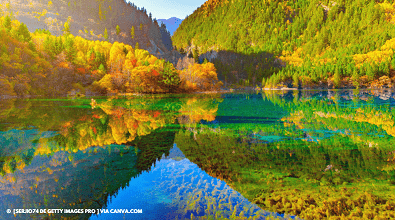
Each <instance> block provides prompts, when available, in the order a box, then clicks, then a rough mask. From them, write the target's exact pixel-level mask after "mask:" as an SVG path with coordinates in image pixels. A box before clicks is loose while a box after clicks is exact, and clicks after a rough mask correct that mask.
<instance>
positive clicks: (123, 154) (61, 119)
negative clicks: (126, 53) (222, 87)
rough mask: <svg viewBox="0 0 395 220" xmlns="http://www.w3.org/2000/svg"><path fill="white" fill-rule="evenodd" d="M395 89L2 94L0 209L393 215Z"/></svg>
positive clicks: (212, 215) (135, 214) (57, 215)
mask: <svg viewBox="0 0 395 220" xmlns="http://www.w3.org/2000/svg"><path fill="white" fill-rule="evenodd" d="M394 98H395V94H394V93H392V91H383V90H382V91H363V90H338V91H303V92H301V91H264V92H250V93H228V94H201V95H142V96H128V97H123V96H122V97H89V98H81V99H7V100H1V101H0V219H62V218H66V219H299V218H301V219H322V218H329V219H331V218H336V217H340V216H342V215H343V216H345V217H347V218H357V219H358V218H360V219H369V218H373V217H379V218H383V219H388V218H393V217H394V218H395V216H394V214H395V202H393V201H394V199H395V193H394V192H395V142H394V139H393V138H394V135H395V124H394V123H395V110H394V107H395V99H394ZM44 211H45V212H46V213H16V212H44ZM8 212H11V213H8ZM50 212H52V213H50ZM65 212H69V213H65ZM107 212H108V213H107ZM125 212H126V213H125Z"/></svg>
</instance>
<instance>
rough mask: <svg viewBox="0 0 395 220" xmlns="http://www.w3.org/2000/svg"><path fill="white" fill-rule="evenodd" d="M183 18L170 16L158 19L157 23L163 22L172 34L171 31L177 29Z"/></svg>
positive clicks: (171, 33)
mask: <svg viewBox="0 0 395 220" xmlns="http://www.w3.org/2000/svg"><path fill="white" fill-rule="evenodd" d="M182 21H183V19H179V18H176V17H172V18H169V19H158V22H159V23H161V22H162V23H164V24H165V25H166V27H167V30H168V31H169V32H170V35H172V36H173V33H174V32H175V31H176V30H177V28H178V26H180V24H181V22H182Z"/></svg>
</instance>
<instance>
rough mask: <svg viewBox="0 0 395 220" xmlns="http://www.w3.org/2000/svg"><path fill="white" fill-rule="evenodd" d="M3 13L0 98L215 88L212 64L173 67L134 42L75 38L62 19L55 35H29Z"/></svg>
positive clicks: (37, 31)
mask: <svg viewBox="0 0 395 220" xmlns="http://www.w3.org/2000/svg"><path fill="white" fill-rule="evenodd" d="M5 14H6V15H5V16H2V17H0V98H2V97H3V96H5V97H12V96H19V97H24V96H32V95H33V96H36V95H42V96H60V95H66V94H69V95H72V96H75V95H78V96H79V95H83V94H87V95H93V94H94V93H96V94H97V93H103V94H105V93H111V94H117V93H125V92H126V93H131V92H133V93H136V92H137V93H169V92H191V91H198V90H212V89H218V88H219V87H220V86H221V82H219V81H218V79H217V73H216V70H215V67H214V65H213V64H212V63H205V64H202V65H200V64H194V65H190V66H187V67H186V68H184V69H183V70H179V69H175V67H174V66H173V64H172V63H170V62H165V60H163V59H158V58H157V57H156V56H154V55H152V54H150V53H149V52H148V51H147V50H143V49H138V46H137V45H136V46H135V47H134V48H133V47H132V46H130V45H128V44H124V43H119V42H117V41H115V42H114V43H110V42H108V41H104V40H103V41H99V40H96V41H92V40H86V39H84V38H82V37H80V36H77V37H75V36H74V35H72V34H70V30H69V28H68V27H69V26H68V25H67V24H68V23H66V25H65V26H64V28H63V30H62V31H63V32H64V33H63V35H61V36H56V35H52V34H51V33H50V32H49V31H47V30H36V31H35V32H34V33H31V32H29V30H28V28H27V26H26V25H25V24H24V23H21V22H20V21H18V20H16V19H14V18H12V13H9V12H6V13H5ZM167 33H168V32H167ZM173 52H175V51H173ZM173 52H171V53H173Z"/></svg>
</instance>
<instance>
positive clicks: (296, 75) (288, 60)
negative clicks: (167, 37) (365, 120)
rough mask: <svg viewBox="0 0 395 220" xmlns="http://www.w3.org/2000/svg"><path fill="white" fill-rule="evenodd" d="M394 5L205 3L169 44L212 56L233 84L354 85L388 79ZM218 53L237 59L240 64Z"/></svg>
mask: <svg viewBox="0 0 395 220" xmlns="http://www.w3.org/2000/svg"><path fill="white" fill-rule="evenodd" d="M380 2H383V3H380ZM393 2H394V1H385V2H384V1H373V0H357V1H351V0H341V1H329V0H325V1H318V0H313V1H307V0H297V1H249V0H234V1H218V0H209V1H207V2H205V3H204V4H203V5H202V6H201V7H200V8H198V9H197V10H195V12H194V13H193V14H192V15H190V16H188V17H187V18H186V19H185V20H184V21H183V22H182V24H181V25H180V26H179V28H178V29H177V31H176V32H175V33H174V36H173V37H172V40H173V44H174V46H175V47H176V48H177V49H178V50H179V51H181V52H186V51H189V52H194V53H198V54H199V55H202V54H203V55H204V56H201V58H202V57H207V58H211V59H212V60H213V58H217V60H219V61H218V62H217V63H216V67H217V69H218V70H219V72H220V73H222V75H225V76H226V75H227V76H228V78H231V77H233V78H234V80H233V81H237V80H240V79H244V81H243V83H245V84H250V85H251V84H253V85H255V84H256V83H258V80H261V79H262V78H263V79H264V82H265V83H264V84H267V83H266V82H268V81H269V83H268V84H269V87H273V86H275V85H278V84H281V82H283V83H284V84H287V82H289V83H288V85H289V86H292V83H293V86H296V87H297V86H300V83H299V82H302V84H303V86H305V87H306V86H308V85H309V84H320V83H321V84H322V85H321V86H324V85H325V86H329V87H340V86H341V85H342V84H347V83H352V84H353V85H352V86H354V87H359V86H364V85H367V84H369V83H370V84H371V82H372V81H374V80H375V79H378V78H380V77H383V76H387V77H392V70H393V69H394V67H395V61H394V62H392V61H391V60H393V59H392V57H393V52H392V50H391V49H394V48H395V44H393V43H392V42H391V41H389V40H390V39H392V38H394V37H395V31H394V28H393V23H394V19H393V17H392V14H393V13H394V12H395V9H394V8H395V7H394V5H393ZM387 41H388V42H387ZM386 43H387V44H386ZM385 44H386V46H385V47H384V48H382V46H383V45H385ZM210 51H215V52H214V53H208V54H207V52H210ZM217 52H226V53H231V54H235V56H238V57H239V58H238V61H235V59H222V58H221V57H218V54H217ZM369 52H370V53H369ZM262 54H265V55H263V56H262ZM257 56H258V57H260V58H257ZM240 57H245V58H244V60H243V61H241V60H240ZM361 57H362V58H361ZM378 57H382V58H378ZM262 58H263V59H262ZM261 62H265V65H263V66H266V67H265V68H262V67H261V66H259V63H261ZM391 62H392V63H393V64H394V65H393V64H391ZM268 65H270V67H268ZM232 69H237V72H238V74H239V75H240V74H241V77H234V74H231V73H230V70H232ZM273 75H274V76H273ZM272 76H273V77H272ZM222 78H224V76H223V77H222ZM327 82H328V85H327Z"/></svg>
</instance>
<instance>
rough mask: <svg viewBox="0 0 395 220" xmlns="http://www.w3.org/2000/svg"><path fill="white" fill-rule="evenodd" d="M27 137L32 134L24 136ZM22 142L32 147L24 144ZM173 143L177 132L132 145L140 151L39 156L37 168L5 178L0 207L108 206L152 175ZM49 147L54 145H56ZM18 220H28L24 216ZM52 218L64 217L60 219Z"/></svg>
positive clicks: (125, 148) (114, 149)
mask: <svg viewBox="0 0 395 220" xmlns="http://www.w3.org/2000/svg"><path fill="white" fill-rule="evenodd" d="M27 132H29V131H26V132H23V131H21V133H27ZM152 140H157V142H155V141H154V142H153V141H152ZM18 141H22V142H25V141H26V142H29V140H23V139H22V140H18ZM173 143H174V132H156V131H155V132H153V133H151V134H149V135H147V136H141V137H139V138H138V139H136V140H135V141H134V142H132V143H129V144H128V145H130V146H137V147H138V149H137V148H135V147H130V146H125V145H110V146H104V147H91V148H89V149H87V150H86V151H77V152H75V153H68V152H65V151H58V152H54V153H50V154H48V155H47V156H46V157H40V156H35V157H34V158H33V159H32V161H31V163H29V164H26V166H24V167H20V169H19V170H17V171H15V172H14V173H8V172H7V173H6V174H5V176H3V177H2V178H0V181H1V185H0V197H1V199H0V200H1V202H0V208H2V209H4V210H5V209H6V208H9V207H16V208H22V207H23V208H37V207H40V208H47V209H48V208H64V209H66V208H69V209H88V208H89V209H100V208H103V207H106V204H107V203H108V198H110V197H111V196H113V195H116V194H117V192H118V190H119V189H120V188H124V187H126V185H127V184H128V182H129V181H130V179H131V178H132V177H136V176H137V175H139V174H140V173H141V172H142V171H147V170H150V169H151V167H152V165H153V164H155V162H156V161H157V160H160V159H161V157H162V155H163V154H164V155H169V149H170V148H171V147H172V146H173ZM47 144H48V145H49V146H50V145H51V144H56V143H55V142H47ZM21 150H22V149H21ZM136 150H137V151H136ZM26 151H30V150H29V149H27V150H26ZM33 151H34V149H33ZM136 152H137V155H136ZM2 154H4V153H2ZM16 157H18V156H16ZM3 158H4V157H0V162H1V163H3V162H4V160H3ZM4 159H7V157H6V158H4ZM1 215H5V216H1ZM6 215H7V214H6V213H4V212H2V213H0V218H2V219H6V217H7V216H6ZM18 217H19V218H21V219H23V218H25V217H24V216H22V215H21V216H18ZM52 217H54V218H59V216H57V215H55V216H52ZM88 217H89V215H88V214H85V215H84V214H82V215H81V214H78V215H77V214H76V215H72V214H70V215H67V218H73V219H87V218H88Z"/></svg>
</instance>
